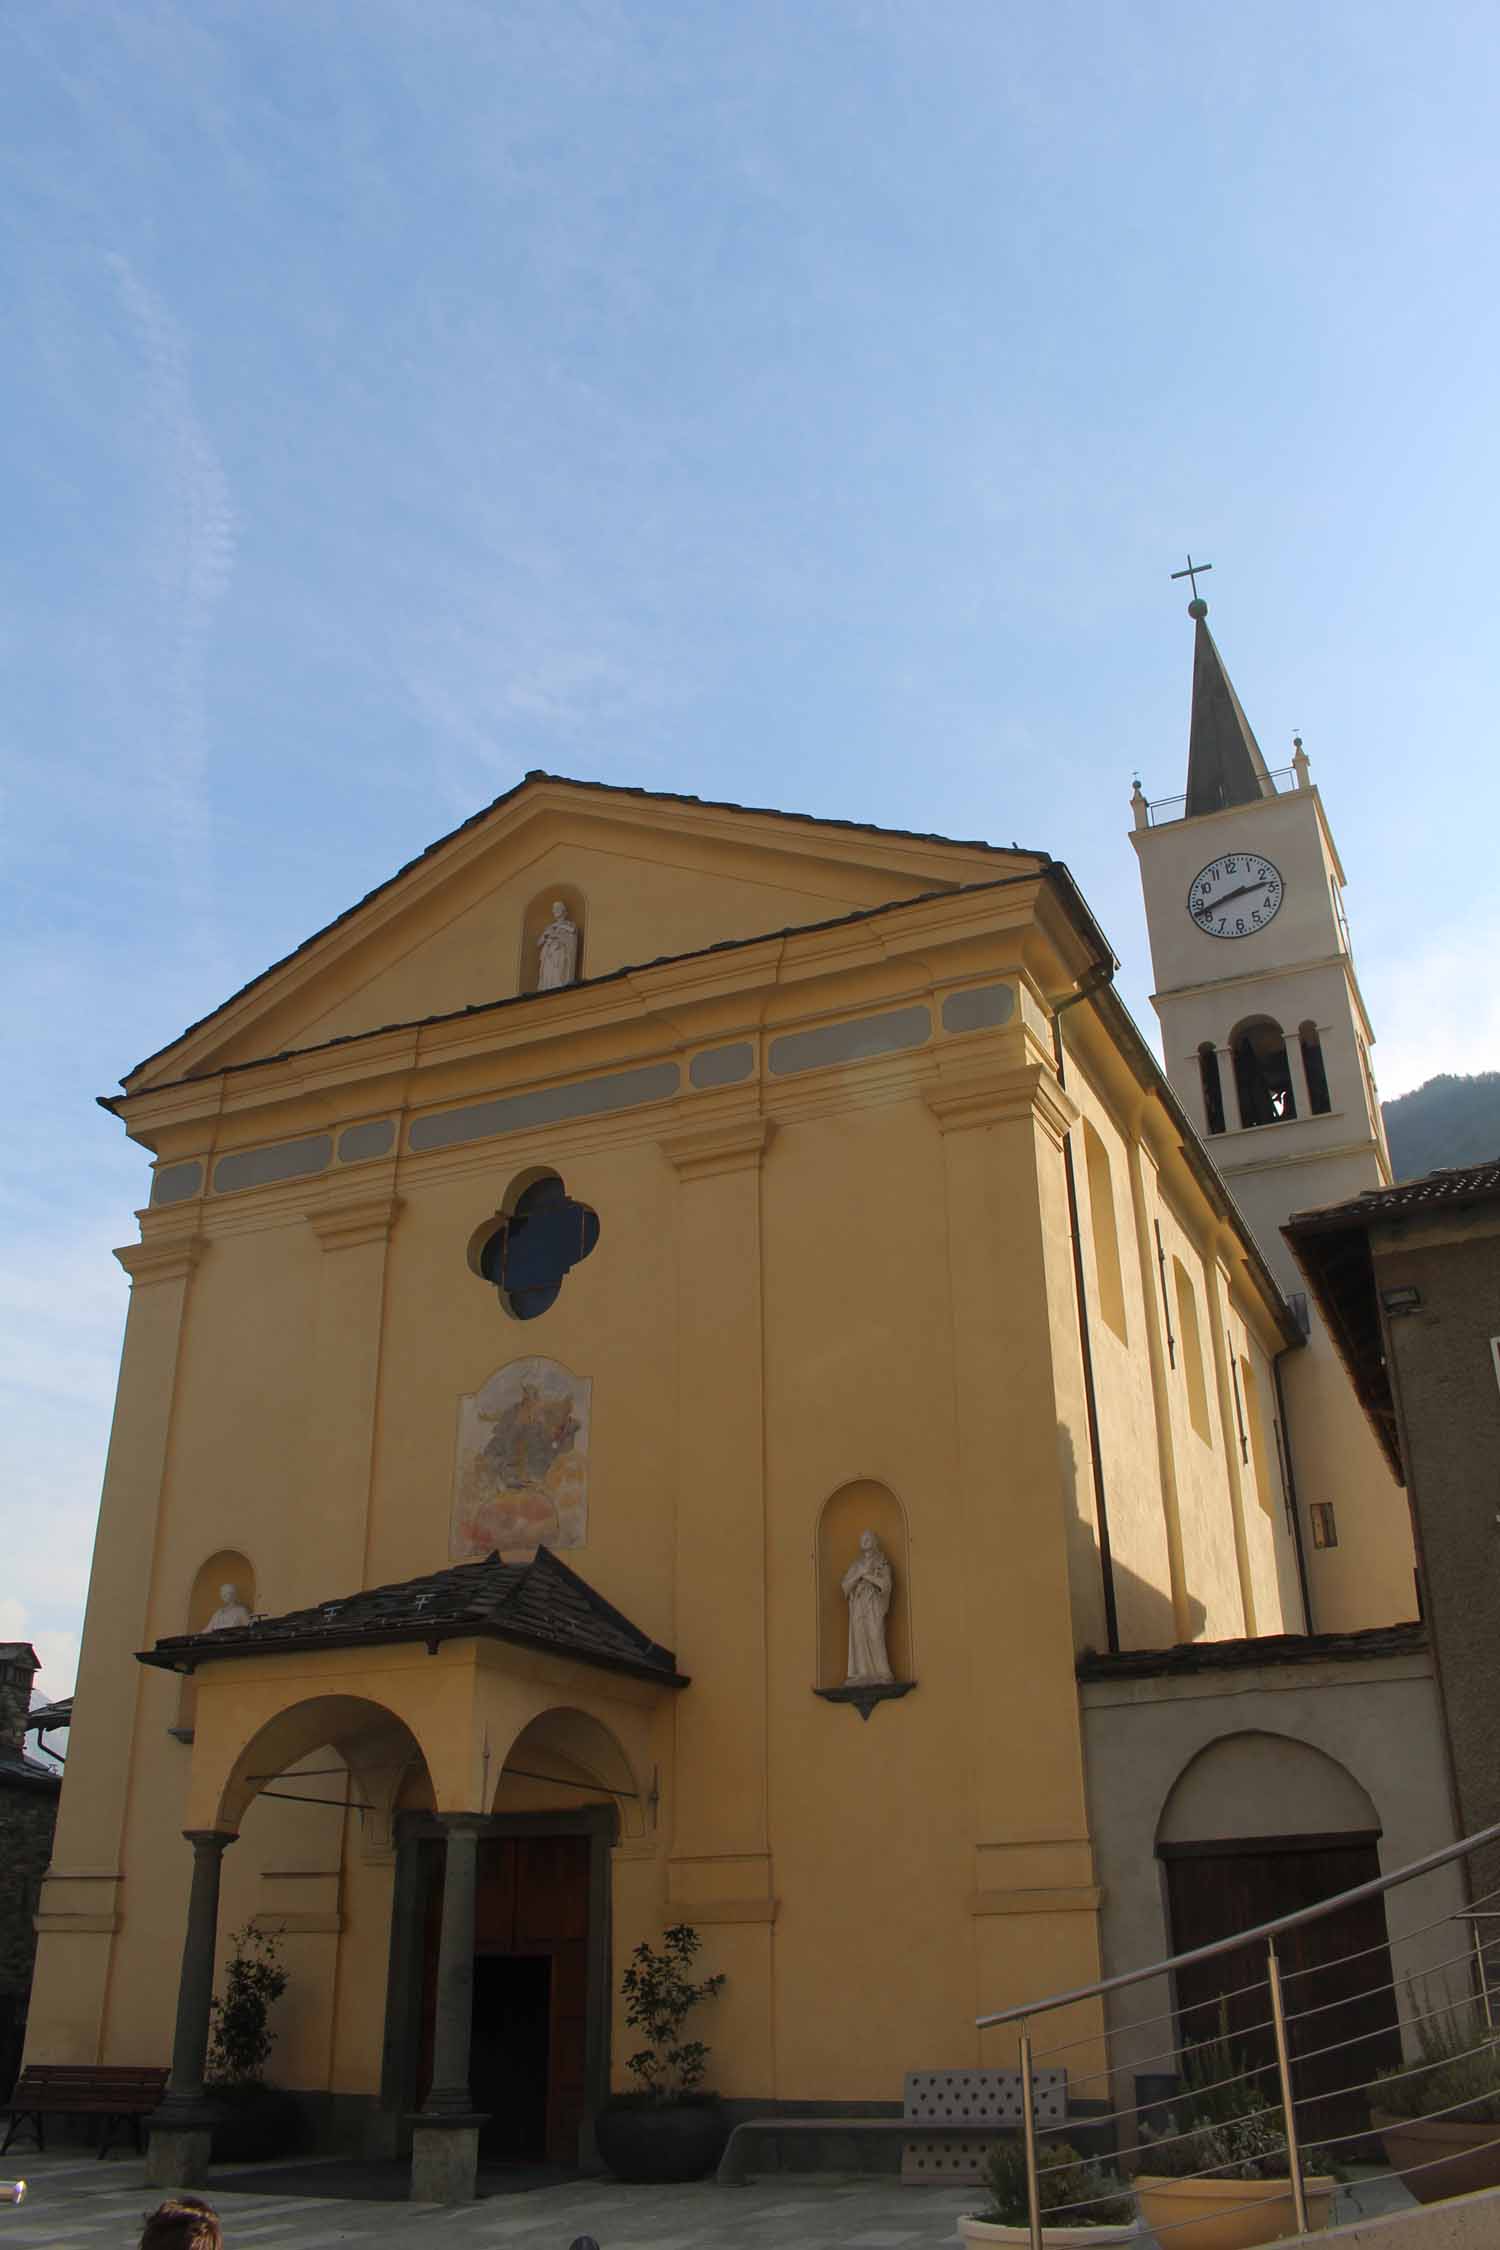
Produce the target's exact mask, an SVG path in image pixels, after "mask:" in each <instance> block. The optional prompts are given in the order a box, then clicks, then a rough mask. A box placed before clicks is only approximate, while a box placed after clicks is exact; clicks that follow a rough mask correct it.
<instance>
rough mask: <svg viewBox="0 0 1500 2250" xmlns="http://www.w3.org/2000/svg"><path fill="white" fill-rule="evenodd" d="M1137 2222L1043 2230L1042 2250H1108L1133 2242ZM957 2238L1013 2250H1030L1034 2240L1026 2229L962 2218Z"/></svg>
mask: <svg viewBox="0 0 1500 2250" xmlns="http://www.w3.org/2000/svg"><path fill="white" fill-rule="evenodd" d="M1136 2232H1137V2229H1136V2223H1135V2221H1134V2219H1132V2220H1130V2221H1129V2223H1128V2224H1127V2225H1125V2226H1123V2227H1122V2226H1107V2227H1045V2226H1044V2227H1043V2229H1042V2244H1043V2250H1106V2246H1107V2245H1109V2244H1114V2243H1122V2242H1134V2240H1135V2238H1136ZM958 2235H959V2240H960V2241H961V2242H972V2243H975V2244H979V2243H982V2242H1003V2243H1006V2244H1008V2245H1009V2246H1010V2250H1028V2245H1029V2244H1030V2241H1031V2233H1030V2229H1029V2228H1027V2227H1002V2226H997V2225H996V2224H995V2222H994V2221H993V2220H990V2219H960V2220H959V2222H958Z"/></svg>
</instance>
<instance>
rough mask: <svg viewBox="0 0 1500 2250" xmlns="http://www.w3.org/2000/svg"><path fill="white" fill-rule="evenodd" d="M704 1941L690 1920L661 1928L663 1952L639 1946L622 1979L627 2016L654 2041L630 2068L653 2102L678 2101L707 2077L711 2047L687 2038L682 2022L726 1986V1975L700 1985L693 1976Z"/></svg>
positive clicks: (634, 2027)
mask: <svg viewBox="0 0 1500 2250" xmlns="http://www.w3.org/2000/svg"><path fill="white" fill-rule="evenodd" d="M702 1943H703V1940H702V1939H701V1938H700V1937H699V1935H698V1933H697V1931H696V1930H695V1929H694V1928H693V1927H692V1925H691V1923H688V1922H677V1923H674V1925H673V1926H672V1928H671V1929H670V1930H665V1931H663V1933H662V1950H661V1951H660V1953H658V1952H656V1950H655V1949H654V1948H653V1947H652V1946H649V1945H638V1946H637V1947H636V1949H635V1952H634V1953H633V1954H632V1956H631V1965H630V1967H629V1968H628V1969H627V1970H626V1971H625V1974H624V1976H623V1977H622V1978H621V1979H620V1990H621V1991H622V1992H623V1994H624V1995H625V2021H626V2022H627V2023H628V2024H629V2026H630V2028H631V2030H632V2031H643V2032H644V2033H645V2035H646V2038H647V2040H648V2042H649V2044H648V2045H646V2046H644V2047H641V2048H639V2049H638V2050H637V2052H636V2053H635V2054H633V2055H632V2056H631V2057H630V2059H629V2062H628V2063H627V2065H626V2068H627V2069H628V2070H630V2071H632V2072H633V2073H634V2075H635V2077H636V2078H637V2079H638V2080H639V2081H640V2086H641V2091H642V2092H643V2093H645V2094H648V2095H649V2096H650V2097H651V2099H652V2100H653V2101H657V2102H671V2101H676V2100H678V2099H679V2098H680V2097H681V2096H682V2095H683V2094H690V2093H691V2092H692V2091H693V2089H694V2088H695V2087H697V2086H699V2085H701V2084H702V2082H703V2071H704V2066H705V2065H706V2063H707V2061H708V2049H707V2047H705V2045H704V2044H703V2041H702V2040H701V2039H686V2040H685V2039H683V2038H682V2036H681V2033H682V2027H683V2024H684V2023H685V2022H686V2020H687V2018H688V2016H689V2014H690V2013H691V2012H692V2010H693V2009H694V2008H696V2007H697V2005H698V2003H699V2001H700V2000H711V1999H712V1998H713V1997H714V1995H715V1993H718V1992H722V1991H723V1989H724V1979H723V1977H722V1976H716V1977H705V1978H704V1979H703V1981H702V1983H701V1984H695V1983H694V1982H693V1980H692V1978H691V1977H690V1976H689V1975H688V1970H689V1969H690V1968H691V1967H692V1963H693V1957H694V1955H695V1954H696V1953H697V1952H698V1950H699V1948H700V1946H701V1945H702Z"/></svg>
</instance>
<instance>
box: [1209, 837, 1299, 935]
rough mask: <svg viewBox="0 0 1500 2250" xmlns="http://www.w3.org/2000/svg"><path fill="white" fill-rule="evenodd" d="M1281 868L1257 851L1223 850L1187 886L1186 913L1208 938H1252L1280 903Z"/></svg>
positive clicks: (1275, 911) (1271, 917) (1283, 887)
mask: <svg viewBox="0 0 1500 2250" xmlns="http://www.w3.org/2000/svg"><path fill="white" fill-rule="evenodd" d="M1284 889H1285V885H1284V884H1283V882H1282V880H1281V869H1280V868H1279V867H1278V866H1277V865H1276V864H1275V862H1274V861H1273V860H1269V859H1266V858H1264V857H1263V856H1262V854H1261V853H1259V852H1226V853H1225V854H1224V856H1223V858H1222V859H1211V860H1210V861H1209V863H1208V865H1207V867H1201V868H1200V869H1199V870H1198V873H1197V874H1196V875H1195V876H1194V877H1193V880H1192V882H1191V883H1190V884H1189V885H1188V912H1189V914H1191V916H1192V917H1193V920H1194V921H1195V922H1196V923H1197V925H1198V927H1199V929H1200V930H1202V931H1203V932H1204V933H1205V934H1206V935H1207V936H1208V937H1221V938H1239V937H1253V936H1254V935H1255V932H1256V931H1257V930H1263V929H1264V928H1265V926H1266V924H1267V923H1268V922H1269V921H1271V920H1272V919H1273V918H1274V916H1275V915H1276V913H1277V911H1278V909H1279V908H1280V905H1281V900H1282V894H1283V891H1284Z"/></svg>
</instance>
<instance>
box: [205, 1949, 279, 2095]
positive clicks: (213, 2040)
mask: <svg viewBox="0 0 1500 2250" xmlns="http://www.w3.org/2000/svg"><path fill="white" fill-rule="evenodd" d="M229 1942H230V1944H231V1946H232V1947H233V1948H234V1950H233V1952H232V1953H231V1954H230V1956H229V1961H228V1964H227V1966H226V1967H225V1970H224V1997H223V1999H222V2000H220V1999H218V1998H217V1997H216V1998H215V2000H214V2002H213V2005H212V2009H211V2012H210V2016H209V2026H210V2028H209V2040H208V2069H207V2076H208V2079H209V2082H210V2084H212V2085H216V2086H246V2085H258V2084H259V2083H260V2079H261V2076H262V2073H263V2072H264V2070H265V2066H266V2064H267V2062H268V2061H269V2060H270V2054H271V2048H272V2046H273V2045H274V2043H275V2042H274V2037H273V2034H272V2033H271V2031H270V2029H269V2027H268V2025H267V2021H266V2019H267V2017H268V2016H269V2015H270V2013H271V2009H272V2007H273V2006H274V2005H275V2003H276V2002H277V2001H278V2000H279V1999H280V1998H281V1995H282V1994H283V1992H285V1990H286V1971H285V1969H284V1968H283V1967H282V1966H281V1940H280V1939H279V1938H277V1937H273V1936H272V1934H271V1932H270V1931H269V1930H258V1929H257V1928H256V1927H255V1924H254V1923H253V1922H247V1923H246V1925H245V1927H244V1929H242V1930H236V1932H235V1934H234V1936H233V1937H232V1938H231V1939H230V1941H229Z"/></svg>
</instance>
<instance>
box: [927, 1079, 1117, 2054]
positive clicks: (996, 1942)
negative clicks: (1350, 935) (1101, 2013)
mask: <svg viewBox="0 0 1500 2250" xmlns="http://www.w3.org/2000/svg"><path fill="white" fill-rule="evenodd" d="M925 1099H926V1101H927V1105H928V1107H929V1109H930V1110H931V1111H932V1114H933V1116H934V1119H935V1121H936V1123H937V1125H938V1128H939V1130H940V1131H941V1133H942V1135H943V1167H944V1174H945V1178H946V1185H947V1216H948V1258H949V1267H950V1271H951V1274H952V1333H953V1354H954V1401H955V1414H956V1420H957V1431H956V1437H957V1444H956V1454H957V1460H958V1491H957V1492H956V1493H955V1495H954V1504H955V1507H956V1508H957V1509H959V1510H960V1511H961V1517H962V1521H963V1524H964V1530H965V1549H966V1553H967V1555H968V1558H969V1564H970V1567H969V1569H968V1572H967V1582H966V1586H965V1588H964V1591H963V1595H962V1599H963V1600H964V1602H965V1603H966V1605H967V1607H968V1609H969V1612H970V1614H969V1616H968V1618H967V1620H966V1622H965V1623H964V1625H963V1626H962V1628H961V1633H962V1645H963V1646H964V1647H966V1648H967V1649H969V1650H970V1651H971V1652H972V1656H971V1663H972V1667H973V1673H972V1679H971V1682H970V1689H969V1718H968V1722H967V1726H968V1734H969V1742H970V1755H969V1792H970V1800H971V1805H972V1817H973V1873H972V1886H973V1895H974V1897H975V1899H977V1900H979V1901H981V1902H982V1904H981V1906H980V1908H979V1909H977V1910H976V1912H975V1919H974V1925H973V1927H974V1932H975V1972H976V1986H975V2001H976V2010H975V2012H976V2013H979V2012H981V2011H982V2009H983V2008H984V2007H986V2006H991V2007H992V2006H994V2005H996V2001H995V1999H994V1995H995V1994H996V1993H998V1992H1004V1993H1006V1994H1007V1995H1008V1996H1009V1997H1011V1998H1013V1999H1014V1998H1022V1997H1024V1996H1025V1995H1026V1994H1027V1993H1029V1992H1038V1993H1040V1992H1043V1991H1045V1990H1047V1989H1049V1988H1050V1989H1054V1990H1055V1989H1056V1988H1057V1985H1058V1984H1059V1983H1061V1984H1063V1985H1064V1986H1066V1985H1067V1984H1070V1983H1080V1984H1081V1983H1086V1982H1088V1981H1089V1980H1090V1979H1091V1978H1092V1977H1094V1976H1095V1975H1096V1974H1097V1973H1098V1971H1097V1962H1098V1940H1097V1920H1096V1914H1095V1908H1096V1906H1097V1895H1096V1893H1095V1890H1094V1886H1093V1871H1092V1856H1091V1850H1090V1844H1089V1837H1088V1820H1087V1811H1086V1806H1085V1800H1084V1789H1083V1754H1082V1743H1081V1737H1080V1730H1079V1719H1078V1699H1077V1692H1076V1687H1075V1683H1074V1679H1073V1616H1072V1599H1071V1589H1070V1584H1069V1530H1070V1519H1071V1517H1072V1515H1073V1513H1074V1511H1076V1510H1077V1508H1078V1507H1079V1505H1080V1502H1079V1497H1078V1491H1079V1484H1080V1483H1081V1482H1082V1481H1083V1480H1086V1477H1087V1463H1086V1462H1075V1463H1074V1464H1073V1467H1072V1471H1071V1473H1070V1471H1069V1469H1068V1467H1067V1464H1066V1453H1067V1447H1066V1445H1065V1444H1064V1443H1063V1438H1064V1437H1065V1436H1067V1435H1069V1434H1070V1432H1069V1424H1068V1418H1067V1417H1068V1401H1069V1399H1070V1398H1071V1395H1072V1388H1073V1385H1074V1381H1075V1370H1076V1363H1077V1352H1078V1340H1077V1325H1076V1320H1077V1315H1076V1306H1075V1303H1074V1295H1073V1281H1072V1264H1071V1255H1070V1248H1069V1235H1068V1213H1067V1202H1066V1192H1065V1186H1064V1179H1063V1166H1062V1157H1061V1147H1062V1141H1063V1137H1064V1135H1065V1133H1066V1131H1067V1129H1068V1127H1069V1126H1070V1125H1071V1124H1072V1123H1073V1122H1074V1120H1075V1118H1076V1116H1077V1110H1076V1108H1075V1105H1074V1104H1073V1102H1072V1101H1071V1099H1070V1098H1069V1096H1068V1095H1067V1093H1066V1092H1065V1091H1064V1089H1063V1088H1062V1087H1061V1086H1059V1084H1058V1082H1057V1079H1056V1077H1055V1075H1054V1073H1053V1072H1052V1070H1051V1068H1050V1065H1048V1064H1047V1063H1045V1062H1043V1061H1042V1060H1041V1059H1040V1058H1039V1057H1038V1056H1036V1055H1035V1054H1033V1055H1031V1056H1030V1057H1027V1056H1024V1055H1023V1056H1022V1057H1021V1058H1020V1059H1019V1060H1017V1061H1014V1062H1012V1063H1010V1064H1009V1065H1008V1066H1007V1065H1005V1064H1000V1065H998V1066H997V1067H992V1068H991V1069H989V1070H987V1071H973V1072H969V1073H966V1074H965V1075H964V1077H963V1078H962V1079H958V1078H944V1079H942V1080H940V1081H938V1082H937V1083H935V1084H933V1085H932V1086H931V1087H930V1088H929V1089H927V1091H926V1095H925ZM1023 1709H1024V1711H1025V1713H1026V1724H1025V1726H1024V1727H1018V1726H1017V1724H1016V1714H1017V1712H1018V1711H1021V1710H1023ZM1020 1893H1026V1894H1030V1895H1028V1897H1027V1898H1026V1900H1025V1902H1024V1910H1021V1911H1018V1910H1017V1909H1016V1908H1015V1907H1014V1905H1013V1900H1014V1898H1015V1897H1016V1896H1017V1894H1020ZM1002 2044H1003V2042H1002ZM1007 2052H1008V2050H1007ZM984 2059H985V2060H986V2061H991V2060H995V2061H1000V2060H1003V2059H1004V2057H1003V2055H1002V2054H1001V2052H1000V2051H999V2049H998V2048H997V2050H996V2052H995V2054H994V2055H993V2056H992V2055H990V2054H989V2053H988V2052H987V2053H986V2055H985V2058H984Z"/></svg>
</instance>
